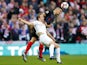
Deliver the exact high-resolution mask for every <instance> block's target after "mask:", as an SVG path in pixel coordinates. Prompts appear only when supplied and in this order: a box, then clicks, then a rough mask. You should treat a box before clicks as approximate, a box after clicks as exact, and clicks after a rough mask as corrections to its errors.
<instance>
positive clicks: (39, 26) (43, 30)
mask: <svg viewBox="0 0 87 65" xmlns="http://www.w3.org/2000/svg"><path fill="white" fill-rule="evenodd" d="M33 23H34V28H35V30H36V34H37V33H39V32H41V33H45V34H46V26H45V24H44V23H42V22H40V21H37V20H36V21H34V22H33Z"/></svg>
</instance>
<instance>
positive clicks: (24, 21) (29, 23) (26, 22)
mask: <svg viewBox="0 0 87 65" xmlns="http://www.w3.org/2000/svg"><path fill="white" fill-rule="evenodd" d="M18 20H19V21H21V22H23V23H25V24H27V25H29V26H30V25H32V26H34V24H33V23H32V22H28V21H26V20H24V19H22V18H19V19H18Z"/></svg>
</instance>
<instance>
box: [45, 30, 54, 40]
mask: <svg viewBox="0 0 87 65" xmlns="http://www.w3.org/2000/svg"><path fill="white" fill-rule="evenodd" d="M46 33H47V35H48V36H49V37H50V38H51V39H52V40H53V41H56V40H55V38H54V37H53V36H52V35H51V34H50V33H49V32H48V31H47V32H46Z"/></svg>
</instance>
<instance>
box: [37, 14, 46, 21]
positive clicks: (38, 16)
mask: <svg viewBox="0 0 87 65" xmlns="http://www.w3.org/2000/svg"><path fill="white" fill-rule="evenodd" d="M42 14H43V15H44V16H45V14H44V13H38V15H37V20H38V19H39V18H40V15H42Z"/></svg>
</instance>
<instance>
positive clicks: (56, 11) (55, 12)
mask: <svg viewBox="0 0 87 65" xmlns="http://www.w3.org/2000/svg"><path fill="white" fill-rule="evenodd" d="M61 12H62V9H61V8H59V7H57V8H55V9H54V11H53V13H54V15H59V14H60V13H61Z"/></svg>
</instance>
